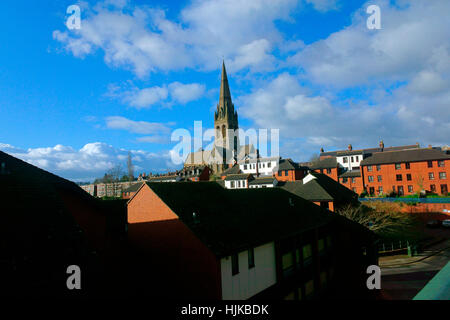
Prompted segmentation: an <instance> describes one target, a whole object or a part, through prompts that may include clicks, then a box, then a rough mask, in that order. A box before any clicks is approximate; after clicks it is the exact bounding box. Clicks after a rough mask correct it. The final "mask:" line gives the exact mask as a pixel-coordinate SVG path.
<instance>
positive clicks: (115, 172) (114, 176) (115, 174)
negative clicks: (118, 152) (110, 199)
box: [105, 163, 124, 197]
mask: <svg viewBox="0 0 450 320" xmlns="http://www.w3.org/2000/svg"><path fill="white" fill-rule="evenodd" d="M123 174H124V171H123V169H122V165H121V164H120V163H119V164H116V165H114V166H113V167H112V168H111V169H109V170H108V172H107V173H106V175H105V176H107V177H108V180H109V181H108V182H109V183H110V184H111V185H112V189H113V190H112V194H113V196H114V197H118V196H120V193H119V192H120V177H121V176H123Z"/></svg>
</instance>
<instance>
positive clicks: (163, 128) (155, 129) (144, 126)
mask: <svg viewBox="0 0 450 320" xmlns="http://www.w3.org/2000/svg"><path fill="white" fill-rule="evenodd" d="M106 126H107V127H108V128H109V129H121V130H127V131H129V132H132V133H139V134H168V133H169V132H170V128H169V127H168V126H167V125H165V124H162V123H158V122H146V121H133V120H130V119H127V118H124V117H119V116H111V117H107V118H106Z"/></svg>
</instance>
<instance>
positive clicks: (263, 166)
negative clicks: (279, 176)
mask: <svg viewBox="0 0 450 320" xmlns="http://www.w3.org/2000/svg"><path fill="white" fill-rule="evenodd" d="M269 163H270V167H269ZM256 165H257V164H256V160H253V161H251V162H250V163H240V164H239V168H240V169H241V171H242V172H243V173H252V174H256ZM244 166H247V169H244ZM277 166H278V161H277V159H260V160H259V161H258V172H259V174H260V175H262V176H271V175H272V174H273V169H274V168H276V167H277ZM253 167H254V168H253Z"/></svg>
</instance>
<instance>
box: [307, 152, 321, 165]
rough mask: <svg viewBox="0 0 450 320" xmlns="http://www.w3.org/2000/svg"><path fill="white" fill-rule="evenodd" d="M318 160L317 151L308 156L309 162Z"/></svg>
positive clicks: (312, 162)
mask: <svg viewBox="0 0 450 320" xmlns="http://www.w3.org/2000/svg"><path fill="white" fill-rule="evenodd" d="M319 161H320V155H318V154H317V153H315V154H313V155H312V156H311V157H310V158H309V163H311V164H314V163H317V162H319Z"/></svg>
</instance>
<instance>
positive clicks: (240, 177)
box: [225, 173, 252, 181]
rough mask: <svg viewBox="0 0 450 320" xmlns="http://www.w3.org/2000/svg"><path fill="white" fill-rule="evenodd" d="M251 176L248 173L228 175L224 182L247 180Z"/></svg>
mask: <svg viewBox="0 0 450 320" xmlns="http://www.w3.org/2000/svg"><path fill="white" fill-rule="evenodd" d="M251 176H252V175H251V174H250V173H241V174H229V175H227V176H226V178H225V181H232V180H244V179H245V180H247V179H248V178H250V177H251Z"/></svg>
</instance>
